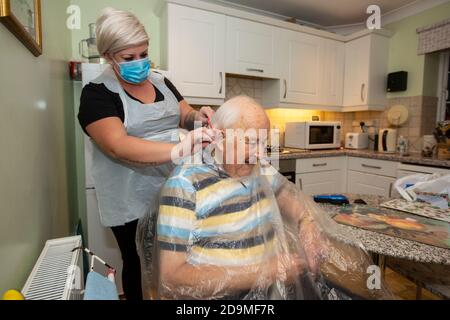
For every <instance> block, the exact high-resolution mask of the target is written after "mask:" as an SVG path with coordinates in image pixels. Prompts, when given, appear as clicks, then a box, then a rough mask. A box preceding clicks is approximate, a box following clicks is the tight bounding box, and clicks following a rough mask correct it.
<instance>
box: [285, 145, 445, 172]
mask: <svg viewBox="0 0 450 320" xmlns="http://www.w3.org/2000/svg"><path fill="white" fill-rule="evenodd" d="M286 150H287V151H288V152H289V153H281V154H280V160H289V159H309V158H325V157H339V156H351V157H359V158H369V159H378V160H388V161H396V162H402V163H407V164H415V165H423V166H433V167H442V168H449V169H450V161H449V160H439V159H436V158H425V157H423V156H422V155H421V154H420V153H411V155H409V156H400V155H399V154H387V153H381V152H376V151H370V150H347V149H333V150H317V151H309V150H299V149H286Z"/></svg>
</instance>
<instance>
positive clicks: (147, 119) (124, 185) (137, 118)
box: [92, 68, 180, 227]
mask: <svg viewBox="0 0 450 320" xmlns="http://www.w3.org/2000/svg"><path fill="white" fill-rule="evenodd" d="M149 80H150V81H151V82H152V83H153V85H154V86H155V87H156V88H158V90H159V91H160V92H161V93H162V94H163V95H164V98H165V99H164V101H161V102H156V103H152V104H142V103H140V102H138V101H135V100H133V99H132V98H130V97H129V96H128V95H127V94H126V93H125V91H124V90H123V88H122V86H121V85H120V83H119V81H118V80H117V77H116V75H115V73H114V71H113V70H112V68H108V69H106V70H105V72H104V73H103V74H102V75H101V76H100V77H98V78H97V79H95V80H94V81H92V82H93V83H97V84H101V83H103V84H104V85H105V86H106V88H107V89H108V90H110V91H111V92H114V93H118V94H119V95H120V98H121V100H122V104H123V109H124V114H125V120H124V126H125V129H126V131H127V133H128V135H129V136H133V137H137V138H141V139H145V140H150V141H159V142H168V143H178V142H179V141H180V138H179V123H180V107H179V102H178V100H177V98H176V97H175V95H174V94H173V93H172V91H171V90H170V89H169V88H168V87H167V86H166V84H165V83H164V77H163V76H162V75H160V74H157V73H153V72H152V73H151V74H150V76H149ZM93 145H94V152H93V170H92V172H93V178H94V184H95V188H96V193H97V199H98V206H99V211H100V220H101V222H102V224H103V225H104V226H105V227H115V226H123V225H125V224H126V223H128V222H132V221H134V220H137V219H140V218H141V217H143V216H144V215H145V214H146V213H147V211H148V210H150V208H151V204H152V202H153V201H154V200H155V199H156V197H158V196H159V190H160V189H161V187H162V185H163V184H164V182H165V181H166V179H167V177H168V176H169V174H170V172H171V171H172V169H173V168H174V165H173V164H172V163H167V164H164V165H160V166H155V167H146V168H137V167H133V166H130V165H128V164H124V163H121V162H119V161H117V160H114V159H112V158H110V157H109V156H107V155H106V154H104V153H103V152H102V151H101V150H100V149H99V148H98V147H97V146H96V145H95V143H93Z"/></svg>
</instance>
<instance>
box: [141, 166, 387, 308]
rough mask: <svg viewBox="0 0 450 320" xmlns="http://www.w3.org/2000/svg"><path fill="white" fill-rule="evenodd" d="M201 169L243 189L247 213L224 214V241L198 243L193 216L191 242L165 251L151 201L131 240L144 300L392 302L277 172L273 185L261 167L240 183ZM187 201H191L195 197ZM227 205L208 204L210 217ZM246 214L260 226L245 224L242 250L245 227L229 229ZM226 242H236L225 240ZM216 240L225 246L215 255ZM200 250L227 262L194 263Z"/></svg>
mask: <svg viewBox="0 0 450 320" xmlns="http://www.w3.org/2000/svg"><path fill="white" fill-rule="evenodd" d="M271 169H273V168H271ZM183 170H184V171H183ZM208 170H210V171H211V172H212V173H213V175H214V174H216V175H217V176H218V177H221V179H222V180H221V182H222V183H227V182H228V181H226V180H227V179H231V180H230V182H234V183H239V184H242V185H244V186H245V191H244V192H245V193H246V194H245V196H246V199H252V200H251V201H253V203H252V204H251V206H249V207H248V209H247V210H244V211H242V212H240V213H239V214H238V215H240V218H239V217H238V218H236V216H233V215H232V214H230V216H229V217H227V216H224V219H225V221H224V222H223V223H225V225H226V228H225V227H224V228H222V229H223V232H224V235H223V239H221V235H220V232H219V234H216V235H215V236H214V238H209V237H203V238H201V239H200V238H199V234H202V232H203V231H204V230H201V229H202V228H204V225H203V224H204V220H202V219H196V218H194V219H193V220H191V225H190V228H187V230H190V231H188V232H189V233H190V234H189V235H188V237H189V239H191V240H192V241H191V242H190V245H189V246H187V247H186V248H185V250H184V251H182V252H178V249H176V246H174V248H173V249H172V250H173V251H171V249H170V248H168V247H167V246H164V247H163V246H162V245H161V241H159V240H161V239H160V237H161V236H160V235H159V234H157V230H159V228H158V226H159V225H158V226H157V224H158V223H161V221H160V220H161V219H162V218H161V217H158V213H159V211H160V210H161V208H162V204H161V203H155V205H154V209H153V210H152V211H151V212H149V213H148V214H147V216H145V217H144V218H142V219H141V221H140V222H139V225H138V230H137V238H136V242H137V248H138V252H139V255H140V258H141V264H142V273H143V277H142V278H143V290H144V297H145V298H147V299H150V298H151V299H190V300H192V299H202V300H204V299H213V300H219V299H231V300H239V299H243V300H271V299H274V300H291V299H293V300H349V299H352V300H353V299H392V298H393V296H392V295H391V293H390V291H389V289H388V288H387V286H386V284H385V283H384V280H383V279H382V277H381V274H380V272H376V270H377V267H376V266H375V265H374V263H373V262H372V260H371V258H370V256H369V255H368V253H367V252H366V251H365V250H364V247H363V246H362V245H361V244H360V243H358V241H357V240H356V239H353V238H351V237H350V236H349V235H348V234H346V233H345V231H343V229H342V227H341V226H340V225H338V224H337V223H336V222H335V221H334V220H333V219H332V218H331V217H330V216H329V214H328V213H327V212H326V211H325V210H324V209H323V208H322V207H320V206H319V205H317V204H316V203H315V202H314V201H313V200H312V198H311V197H310V196H307V195H305V194H304V193H303V192H301V191H300V190H299V189H298V188H297V187H296V186H295V185H294V184H293V183H291V182H290V181H288V180H287V179H285V178H284V177H283V176H281V175H280V174H276V178H277V179H278V182H277V187H276V188H274V187H273V183H272V182H271V181H272V180H273V176H272V177H271V176H270V175H267V174H266V173H267V171H266V170H265V169H263V168H261V166H260V165H256V166H255V167H254V169H253V171H252V174H251V175H250V176H247V177H242V178H234V177H233V178H231V177H227V175H226V173H225V174H224V173H223V172H221V169H220V167H218V166H211V167H209V168H208ZM273 170H274V169H273ZM187 171H188V168H187V166H186V165H184V168H183V166H181V168H180V167H179V168H177V169H176V170H175V172H176V173H173V174H172V177H173V176H174V175H175V174H177V175H183V172H187ZM262 173H264V174H262ZM183 179H185V180H186V181H187V182H189V179H192V178H191V177H190V176H189V175H188V174H186V175H184V176H183ZM169 181H171V178H169ZM226 192H227V191H226V188H223V189H221V188H219V189H217V190H216V191H215V195H214V196H213V197H218V198H220V193H226ZM183 193H186V189H185V188H170V186H169V182H168V183H166V185H165V186H164V187H163V188H162V190H161V198H160V199H163V198H164V197H166V198H167V197H168V196H169V197H170V198H171V199H178V201H181V202H183V200H180V199H186V194H183ZM242 196H243V195H242V194H241V195H239V197H242ZM237 197H238V196H237ZM193 199H194V200H195V197H194V198H193ZM236 200H237V199H236ZM211 201H213V200H211ZM227 201H228V202H227V204H225V203H223V204H222V203H218V204H217V203H216V204H215V205H214V207H215V208H214V209H215V210H216V212H217V210H219V212H220V209H221V206H223V207H225V206H229V201H230V198H229V197H228V200H227ZM211 203H212V202H211ZM178 204H180V202H179V203H178ZM175 205H176V204H175ZM193 211H194V214H195V215H196V216H198V214H199V213H198V212H195V209H193ZM224 212H225V211H224ZM180 214H183V211H180V213H177V216H178V217H180ZM246 216H252V219H256V221H262V220H264V219H265V220H264V221H265V222H266V223H256V224H255V225H254V226H253V227H252V228H253V229H252V230H251V233H252V234H253V235H258V242H257V243H255V242H253V243H252V246H243V245H242V244H243V243H246V241H247V240H248V239H246V238H245V237H247V236H248V234H249V233H248V230H247V232H242V231H236V232H235V233H234V234H233V230H242V229H239V228H236V229H233V227H234V225H238V224H240V223H242V219H246ZM197 218H198V217H197ZM174 219H175V218H174ZM177 219H178V218H177ZM226 219H229V221H228V222H227V220H226ZM178 223H180V222H179V221H178ZM175 229H176V228H175V227H174V228H173V230H170V228H169V230H167V229H166V230H165V232H166V234H167V232H168V233H169V234H170V233H171V232H172V231H173V233H174V234H175V233H176V231H177V230H175ZM222 229H221V228H219V229H218V230H219V231H220V230H222ZM263 229H264V230H263ZM230 238H232V239H234V240H235V241H232V242H230ZM222 240H223V241H222ZM200 242H201V245H200V244H199V243H200ZM218 243H219V244H220V245H223V244H228V246H224V247H222V248H220V249H217V250H218V251H217V252H214V248H217V244H218ZM230 243H234V244H235V247H230V245H229V244H230ZM247 244H248V243H247ZM194 247H195V248H194ZM224 248H225V249H224ZM207 249H209V250H210V251H209V252H208V254H215V253H217V254H219V253H220V252H222V253H224V254H226V263H224V262H223V259H222V260H220V259H218V260H217V261H219V262H214V260H213V261H210V262H199V260H198V259H194V257H193V255H194V254H195V255H196V256H197V257H198V255H202V254H203V253H204V251H205V250H207ZM223 250H226V251H223ZM211 251H212V252H211ZM205 254H206V253H205ZM246 255H250V256H251V255H258V259H256V260H251V259H250V260H248V261H247V262H245V259H244V260H242V257H243V256H246ZM219 258H220V257H219ZM234 259H235V260H236V263H234V262H235V261H234ZM221 261H222V262H221ZM237 261H244V262H237ZM255 261H256V262H255Z"/></svg>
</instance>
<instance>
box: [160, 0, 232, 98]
mask: <svg viewBox="0 0 450 320" xmlns="http://www.w3.org/2000/svg"><path fill="white" fill-rule="evenodd" d="M163 19H164V20H165V23H166V24H165V25H164V27H165V28H167V29H164V30H163V35H164V36H165V37H167V44H166V45H167V47H164V48H163V51H164V50H167V53H166V54H167V63H166V64H167V68H168V70H169V72H170V74H171V80H172V82H173V83H174V85H175V86H176V87H177V89H178V90H179V91H180V93H181V94H182V95H183V96H185V97H201V98H213V99H224V98H225V32H226V29H225V16H224V15H221V14H218V13H213V12H209V11H204V10H199V9H194V8H189V7H184V6H179V5H175V4H170V3H169V4H168V5H167V11H166V14H165V16H164V17H163Z"/></svg>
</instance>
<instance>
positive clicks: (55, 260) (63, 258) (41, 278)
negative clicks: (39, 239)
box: [22, 236, 84, 300]
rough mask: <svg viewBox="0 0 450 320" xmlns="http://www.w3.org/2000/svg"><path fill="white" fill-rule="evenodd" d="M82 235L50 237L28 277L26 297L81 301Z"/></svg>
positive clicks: (23, 292) (30, 298)
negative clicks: (52, 238) (59, 237)
mask: <svg viewBox="0 0 450 320" xmlns="http://www.w3.org/2000/svg"><path fill="white" fill-rule="evenodd" d="M81 246H82V242H81V236H75V237H68V238H61V239H55V240H48V241H47V242H46V244H45V247H44V249H43V250H42V252H41V255H40V256H39V259H38V260H37V262H36V264H35V266H34V268H33V271H32V272H31V274H30V275H29V277H28V280H27V282H26V283H25V286H24V287H23V289H22V294H23V295H24V296H25V299H26V300H81V299H82V292H83V289H84V281H83V256H82V255H83V253H82V252H83V251H82V250H76V251H75V252H72V250H73V249H75V248H77V247H81Z"/></svg>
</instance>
